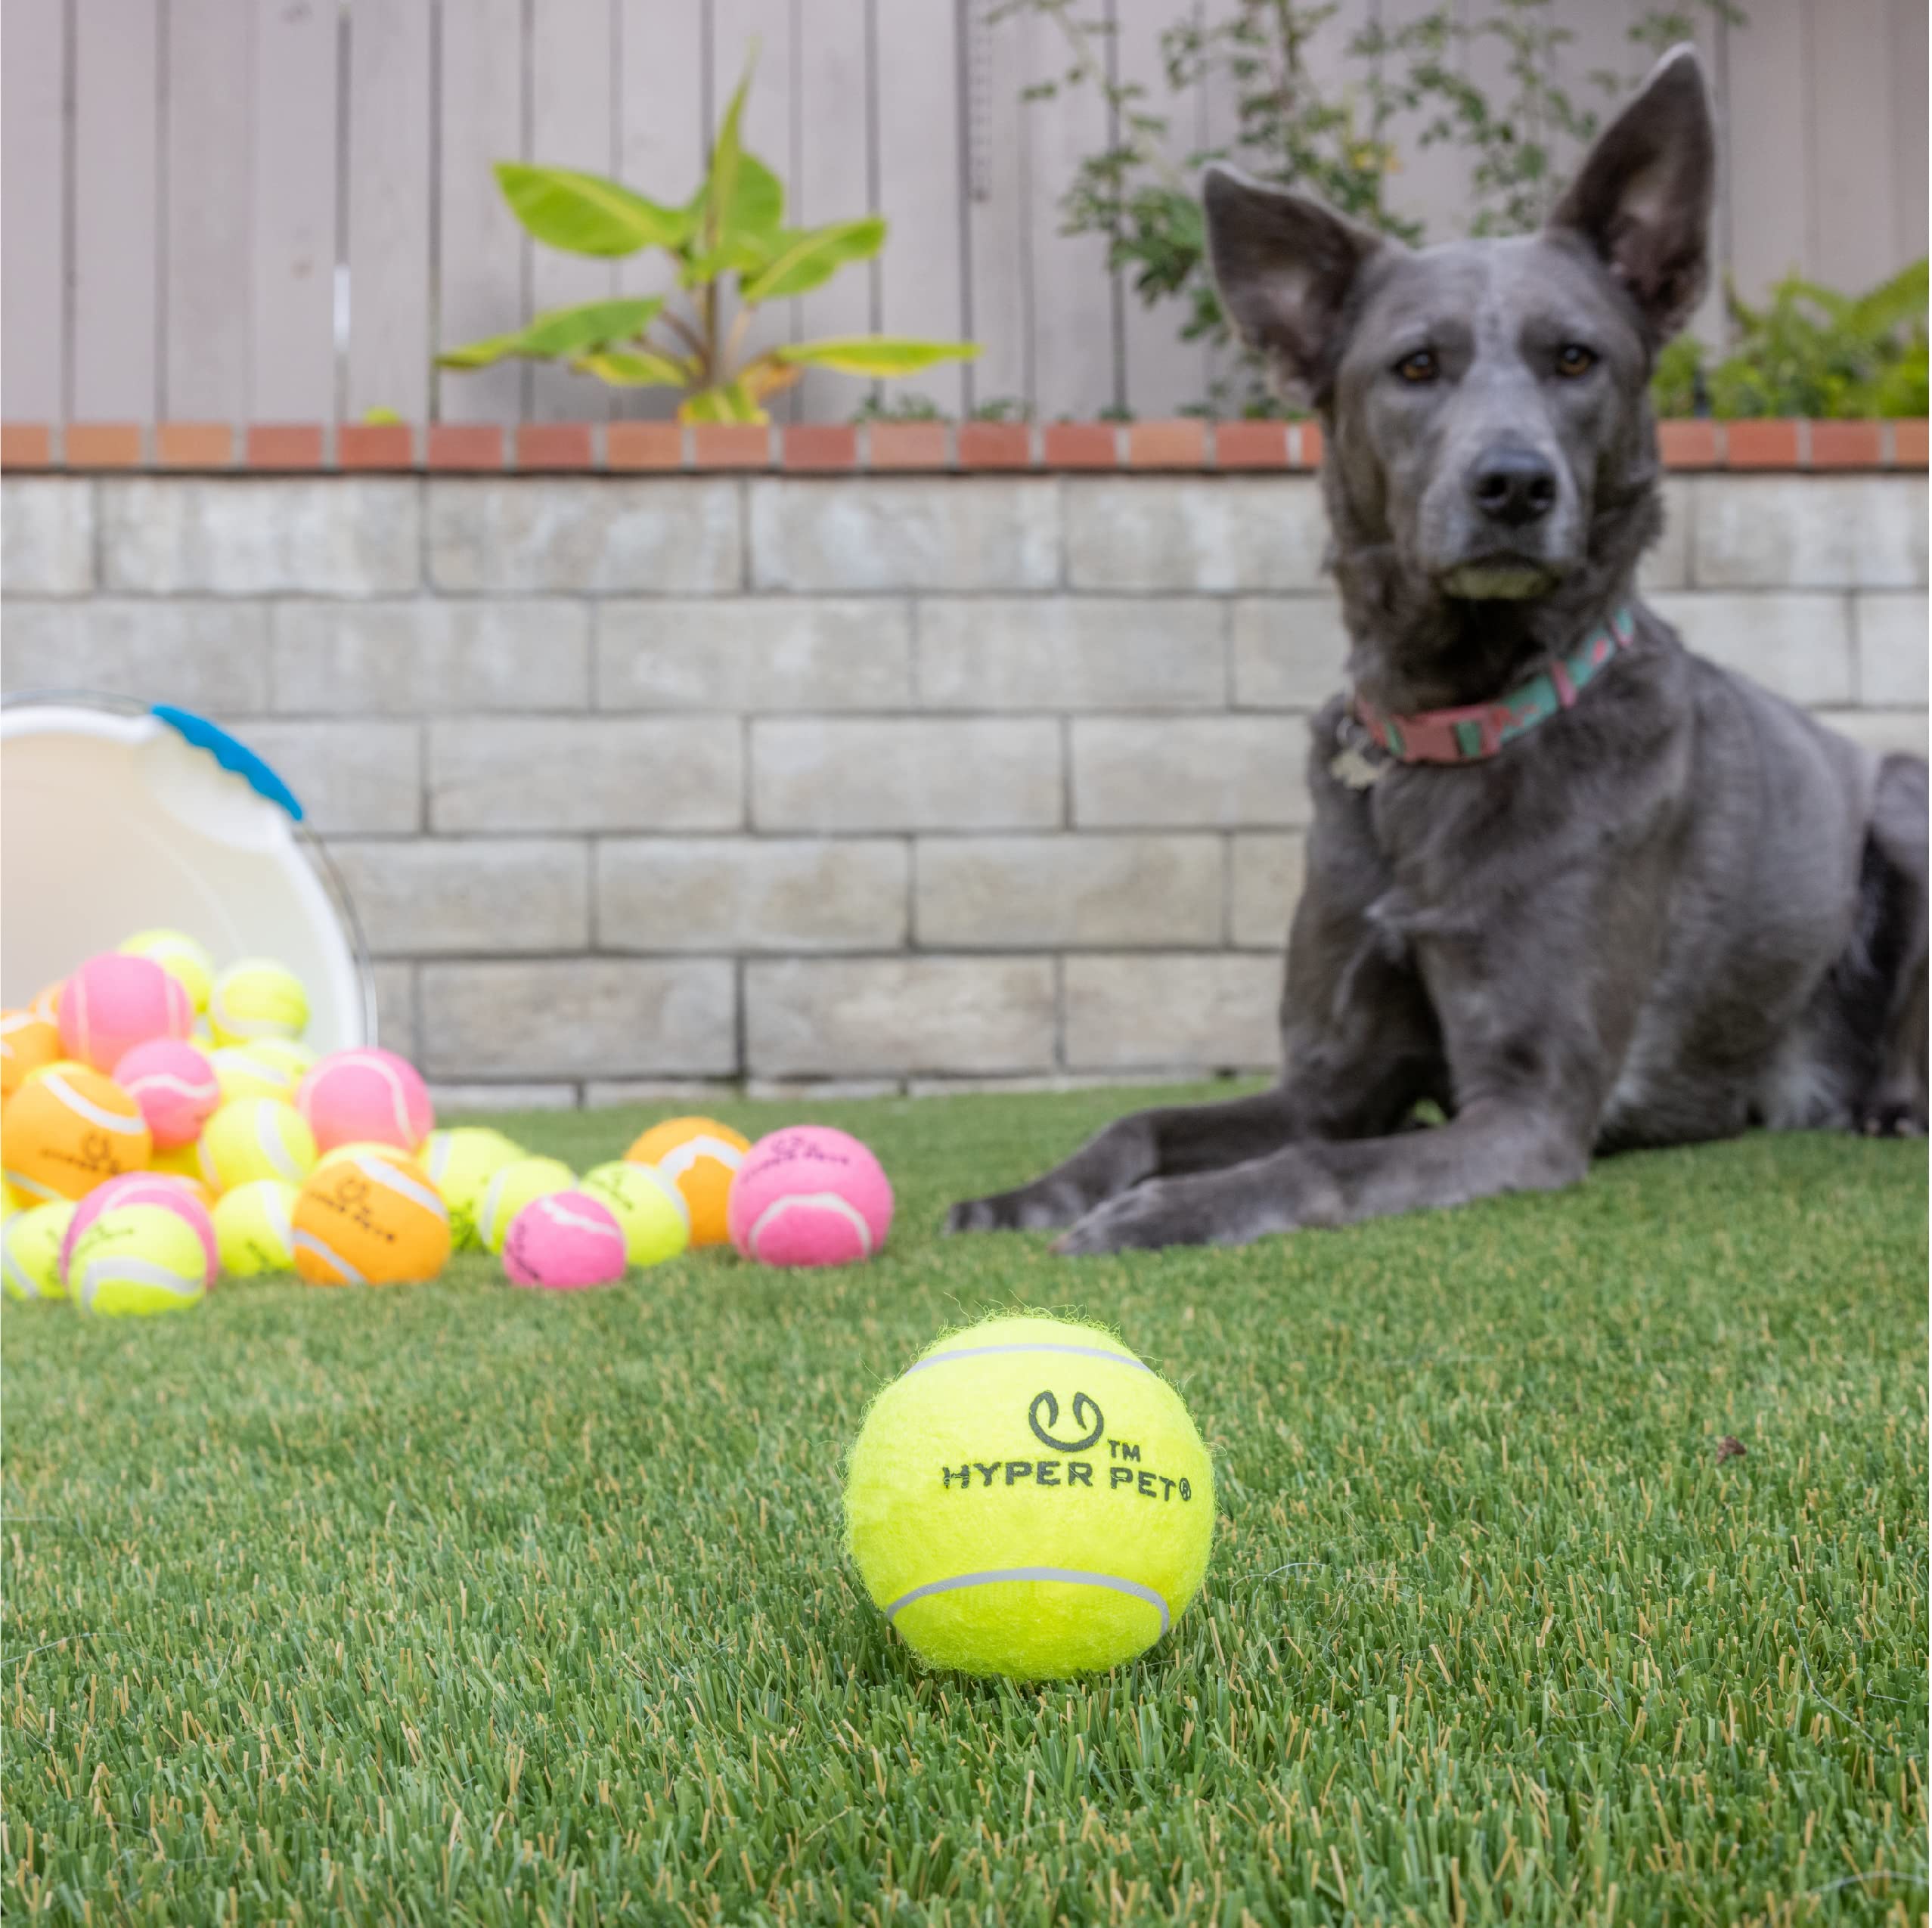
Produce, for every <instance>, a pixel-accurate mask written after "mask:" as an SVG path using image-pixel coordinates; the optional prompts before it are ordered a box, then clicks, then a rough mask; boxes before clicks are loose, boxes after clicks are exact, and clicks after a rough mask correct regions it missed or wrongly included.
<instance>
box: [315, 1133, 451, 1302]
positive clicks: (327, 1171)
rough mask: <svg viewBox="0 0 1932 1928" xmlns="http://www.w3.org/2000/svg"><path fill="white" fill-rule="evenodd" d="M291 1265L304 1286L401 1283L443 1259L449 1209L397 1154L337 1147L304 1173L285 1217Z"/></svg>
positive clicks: (438, 1267)
mask: <svg viewBox="0 0 1932 1928" xmlns="http://www.w3.org/2000/svg"><path fill="white" fill-rule="evenodd" d="M289 1217H290V1226H292V1228H293V1231H294V1234H295V1237H294V1245H295V1269H296V1272H298V1273H299V1274H300V1276H302V1279H304V1280H305V1282H307V1283H308V1284H309V1285H412V1284H415V1283H417V1282H420V1281H422V1280H424V1279H433V1278H435V1277H436V1274H437V1273H438V1272H440V1271H442V1269H443V1266H444V1265H445V1263H447V1262H448V1258H449V1210H448V1207H447V1206H445V1204H444V1203H443V1201H442V1198H440V1197H439V1195H438V1194H437V1192H436V1187H435V1186H433V1185H432V1184H431V1183H430V1176H429V1173H426V1171H424V1170H423V1167H421V1166H420V1165H419V1164H417V1162H416V1161H415V1160H414V1159H413V1158H409V1157H408V1156H407V1155H405V1154H404V1153H402V1152H392V1151H389V1150H386V1149H375V1148H371V1149H370V1150H367V1151H362V1152H350V1151H346V1150H345V1151H343V1152H338V1153H337V1154H336V1156H335V1157H333V1158H330V1160H329V1161H328V1162H327V1164H320V1165H318V1166H317V1167H315V1170H313V1171H312V1172H311V1173H309V1176H308V1179H307V1180H306V1181H305V1183H304V1184H303V1186H302V1189H301V1191H300V1192H299V1193H298V1194H297V1195H296V1201H295V1210H293V1212H292V1213H290V1215H289Z"/></svg>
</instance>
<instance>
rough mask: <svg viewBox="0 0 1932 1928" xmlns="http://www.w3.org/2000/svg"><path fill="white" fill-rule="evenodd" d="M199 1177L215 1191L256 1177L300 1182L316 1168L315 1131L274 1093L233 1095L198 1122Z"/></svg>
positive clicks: (299, 1114)
mask: <svg viewBox="0 0 1932 1928" xmlns="http://www.w3.org/2000/svg"><path fill="white" fill-rule="evenodd" d="M200 1164H201V1176H203V1178H204V1179H206V1180H207V1182H208V1183H209V1184H210V1185H211V1186H213V1187H214V1188H215V1189H216V1191H217V1192H232V1191H233V1190H234V1189H235V1187H236V1186H238V1185H247V1184H248V1183H250V1181H251V1180H253V1179H258V1178H279V1179H281V1181H282V1182H283V1183H284V1184H285V1185H299V1184H300V1183H302V1180H303V1179H305V1178H306V1177H307V1176H309V1173H311V1172H312V1171H313V1170H315V1133H313V1132H312V1131H311V1130H309V1121H308V1120H307V1119H305V1117H303V1116H302V1114H301V1113H300V1112H299V1111H297V1110H296V1108H295V1107H294V1106H293V1105H288V1104H284V1102H282V1101H281V1099H278V1098H233V1099H230V1100H229V1101H228V1103H227V1104H225V1105H223V1106H222V1108H221V1109H220V1110H219V1111H217V1112H216V1114H215V1115H214V1116H213V1117H212V1118H210V1119H209V1121H208V1122H207V1123H206V1124H205V1125H203V1127H201V1143H200Z"/></svg>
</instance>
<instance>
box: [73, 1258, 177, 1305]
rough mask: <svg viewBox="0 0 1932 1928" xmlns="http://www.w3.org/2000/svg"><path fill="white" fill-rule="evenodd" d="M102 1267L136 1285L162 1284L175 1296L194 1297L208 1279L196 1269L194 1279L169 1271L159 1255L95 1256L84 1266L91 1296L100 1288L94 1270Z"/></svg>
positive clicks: (85, 1283) (83, 1274)
mask: <svg viewBox="0 0 1932 1928" xmlns="http://www.w3.org/2000/svg"><path fill="white" fill-rule="evenodd" d="M103 1269H107V1270H110V1271H111V1272H113V1276H114V1277H115V1278H116V1279H117V1280H121V1281H123V1282H126V1283H128V1284H130V1285H159V1286H160V1287H161V1288H162V1289H163V1291H167V1292H170V1293H172V1294H173V1295H174V1296H175V1297H176V1298H188V1297H193V1296H194V1294H195V1293H196V1292H197V1291H206V1290H207V1288H208V1281H207V1279H206V1277H205V1276H203V1274H201V1273H200V1272H197V1273H196V1274H195V1276H194V1278H193V1279H184V1278H183V1277H182V1276H181V1274H180V1273H179V1272H173V1271H170V1270H169V1268H168V1267H167V1266H165V1265H163V1264H162V1263H161V1262H160V1260H158V1259H143V1258H136V1257H134V1256H133V1255H132V1254H127V1255H126V1256H123V1257H116V1258H111V1259H95V1260H91V1262H90V1263H88V1264H86V1265H84V1266H82V1267H81V1273H80V1276H81V1287H82V1291H85V1294H87V1297H88V1299H89V1300H91V1299H92V1298H93V1297H94V1295H95V1293H96V1292H97V1291H99V1289H100V1285H99V1282H98V1279H96V1277H95V1274H96V1273H97V1272H101V1271H102V1270H103Z"/></svg>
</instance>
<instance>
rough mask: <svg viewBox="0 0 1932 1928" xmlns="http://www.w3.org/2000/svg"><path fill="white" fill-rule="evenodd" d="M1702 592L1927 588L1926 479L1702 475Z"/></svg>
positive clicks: (1695, 536) (1696, 570)
mask: <svg viewBox="0 0 1932 1928" xmlns="http://www.w3.org/2000/svg"><path fill="white" fill-rule="evenodd" d="M1693 487H1694V488H1695V491H1696V496H1697V505H1696V507H1695V510H1694V511H1693V516H1694V526H1693V529H1692V538H1691V547H1692V577H1691V580H1692V582H1694V583H1695V584H1696V586H1697V587H1698V588H1700V589H1923V588H1924V587H1925V510H1926V494H1925V478H1924V476H1909V475H1869V476H1867V475H1853V476H1698V477H1697V478H1696V479H1695V482H1694V484H1693Z"/></svg>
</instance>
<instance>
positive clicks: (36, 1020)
mask: <svg viewBox="0 0 1932 1928" xmlns="http://www.w3.org/2000/svg"><path fill="white" fill-rule="evenodd" d="M59 1056H60V1026H59V1025H58V1024H55V1023H54V1021H53V1020H52V1019H51V1018H46V1017H43V1016H42V1015H41V1013H40V1012H38V1011H35V1010H32V1009H29V1010H26V1011H0V1098H11V1097H12V1096H13V1095H14V1093H15V1092H17V1090H20V1086H21V1083H22V1082H23V1080H25V1079H26V1076H27V1074H28V1073H29V1072H30V1071H39V1069H40V1068H41V1067H42V1065H51V1064H52V1063H53V1062H54V1059H57V1058H58V1057H59Z"/></svg>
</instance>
